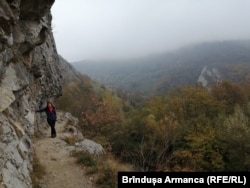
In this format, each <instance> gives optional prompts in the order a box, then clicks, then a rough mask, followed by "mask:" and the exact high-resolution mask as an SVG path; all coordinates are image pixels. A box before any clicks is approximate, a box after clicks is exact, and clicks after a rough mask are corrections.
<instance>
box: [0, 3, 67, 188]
mask: <svg viewBox="0 0 250 188" xmlns="http://www.w3.org/2000/svg"><path fill="white" fill-rule="evenodd" d="M53 3H54V0H0V188H2V187H4V188H27V187H29V188H31V187H32V182H31V178H30V173H31V172H32V150H33V148H32V147H33V145H32V139H33V137H34V133H35V130H36V129H38V128H39V125H40V123H39V121H40V120H39V119H38V118H36V117H37V115H35V113H34V110H35V109H38V108H40V107H42V106H44V105H45V103H46V101H47V100H51V101H53V100H54V99H55V98H56V97H58V96H60V95H61V92H62V88H61V87H62V75H61V72H60V70H59V68H58V63H59V57H58V54H57V51H56V45H55V42H54V38H53V32H52V29H51V20H52V16H51V13H50V9H51V6H52V5H53Z"/></svg>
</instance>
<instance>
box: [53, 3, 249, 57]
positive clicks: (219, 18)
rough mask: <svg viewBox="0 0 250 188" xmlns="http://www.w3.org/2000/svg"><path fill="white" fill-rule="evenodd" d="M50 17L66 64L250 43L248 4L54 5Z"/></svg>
mask: <svg viewBox="0 0 250 188" xmlns="http://www.w3.org/2000/svg"><path fill="white" fill-rule="evenodd" d="M52 16H53V20H52V27H53V33H54V37H55V40H56V46H57V51H58V53H59V54H60V55H62V56H63V57H64V58H65V59H66V60H67V61H69V62H73V61H78V60H93V59H103V58H105V59H106V58H131V57H137V56H144V55H149V54H152V53H159V52H165V51H168V50H172V49H176V48H178V47H181V46H183V45H187V44H191V43H197V42H203V41H213V40H231V39H250V22H249V21H250V0H71V1H69V0H55V3H54V5H53V6H52Z"/></svg>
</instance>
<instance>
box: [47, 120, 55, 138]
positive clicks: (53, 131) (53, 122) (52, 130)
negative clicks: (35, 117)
mask: <svg viewBox="0 0 250 188" xmlns="http://www.w3.org/2000/svg"><path fill="white" fill-rule="evenodd" d="M47 121H48V124H49V126H50V129H51V136H56V129H55V125H56V121H54V120H51V119H47Z"/></svg>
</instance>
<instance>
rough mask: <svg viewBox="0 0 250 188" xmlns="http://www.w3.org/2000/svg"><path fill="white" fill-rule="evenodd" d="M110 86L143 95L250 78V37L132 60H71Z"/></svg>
mask: <svg viewBox="0 0 250 188" xmlns="http://www.w3.org/2000/svg"><path fill="white" fill-rule="evenodd" d="M71 64H72V65H73V66H74V67H76V68H77V70H79V71H80V72H82V73H83V74H86V75H88V76H89V77H91V78H92V79H94V80H96V81H98V82H100V83H103V84H105V85H106V86H108V87H111V88H115V89H119V90H123V91H125V92H133V93H137V94H142V95H155V94H163V93H167V92H168V91H169V90H170V89H172V88H174V87H177V86H188V85H195V84H197V83H199V82H200V83H202V84H203V85H204V86H208V87H210V86H211V85H213V84H215V83H217V82H219V81H225V80H228V81H232V82H237V83H240V82H244V81H247V80H249V79H250V40H243V41H222V42H211V43H203V44H198V45H193V46H187V47H184V48H182V49H179V50H176V51H172V52H166V53H163V54H155V55H152V56H148V57H144V58H138V59H130V60H117V61H115V60H110V61H107V60H103V61H79V62H72V63H71Z"/></svg>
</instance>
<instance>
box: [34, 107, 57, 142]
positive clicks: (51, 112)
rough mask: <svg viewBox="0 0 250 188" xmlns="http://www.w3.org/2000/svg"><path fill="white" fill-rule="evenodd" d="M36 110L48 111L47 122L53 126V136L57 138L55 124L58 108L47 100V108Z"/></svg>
mask: <svg viewBox="0 0 250 188" xmlns="http://www.w3.org/2000/svg"><path fill="white" fill-rule="evenodd" d="M35 112H46V115H47V122H48V124H49V125H50V128H51V138H55V137H56V128H55V125H56V120H57V115H56V108H55V106H54V105H53V104H52V102H47V106H46V107H45V108H42V109H39V110H36V111H35Z"/></svg>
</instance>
